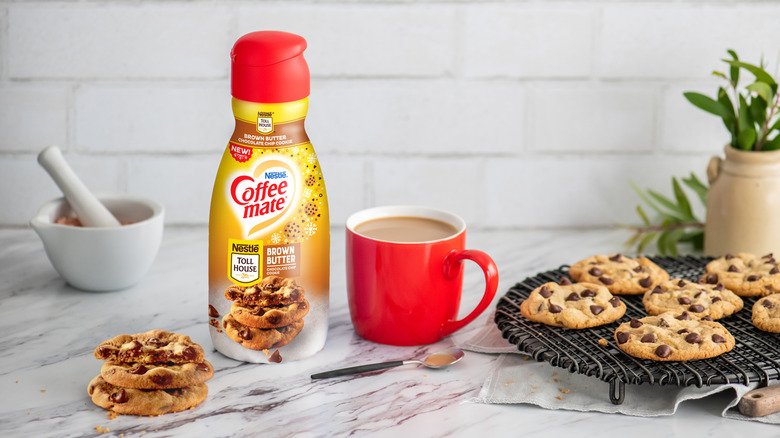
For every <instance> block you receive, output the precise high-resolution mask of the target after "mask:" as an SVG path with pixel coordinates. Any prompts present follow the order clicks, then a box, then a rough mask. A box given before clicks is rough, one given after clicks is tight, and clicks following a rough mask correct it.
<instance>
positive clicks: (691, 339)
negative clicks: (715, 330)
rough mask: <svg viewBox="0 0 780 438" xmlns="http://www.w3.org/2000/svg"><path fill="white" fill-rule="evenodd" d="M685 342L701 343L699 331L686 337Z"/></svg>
mask: <svg viewBox="0 0 780 438" xmlns="http://www.w3.org/2000/svg"><path fill="white" fill-rule="evenodd" d="M685 342H687V343H689V344H701V336H699V334H698V333H691V334H689V335H688V336H686V337H685Z"/></svg>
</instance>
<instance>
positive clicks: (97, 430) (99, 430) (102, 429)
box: [95, 425, 111, 433]
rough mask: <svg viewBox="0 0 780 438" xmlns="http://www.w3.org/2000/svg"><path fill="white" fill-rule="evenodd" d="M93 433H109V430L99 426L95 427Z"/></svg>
mask: <svg viewBox="0 0 780 438" xmlns="http://www.w3.org/2000/svg"><path fill="white" fill-rule="evenodd" d="M95 431H96V432H97V433H108V432H111V429H109V428H107V427H106V428H104V427H103V426H99V425H98V426H95Z"/></svg>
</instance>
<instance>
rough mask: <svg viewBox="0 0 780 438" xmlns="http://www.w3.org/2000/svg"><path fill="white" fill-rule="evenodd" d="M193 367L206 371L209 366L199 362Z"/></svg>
mask: <svg viewBox="0 0 780 438" xmlns="http://www.w3.org/2000/svg"><path fill="white" fill-rule="evenodd" d="M195 369H196V370H198V371H208V370H209V366H208V365H206V363H205V362H201V363H199V364H198V366H196V367H195Z"/></svg>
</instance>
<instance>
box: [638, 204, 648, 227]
mask: <svg viewBox="0 0 780 438" xmlns="http://www.w3.org/2000/svg"><path fill="white" fill-rule="evenodd" d="M636 212H637V214H639V217H641V218H642V222H644V224H645V225H647V226H650V219H648V218H647V214H645V210H644V209H643V208H642V206H641V205H637V206H636Z"/></svg>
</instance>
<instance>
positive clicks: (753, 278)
mask: <svg viewBox="0 0 780 438" xmlns="http://www.w3.org/2000/svg"><path fill="white" fill-rule="evenodd" d="M760 278H761V276H760V275H748V276H747V278H746V279H745V280H747V281H758V280H759V279H760Z"/></svg>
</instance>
